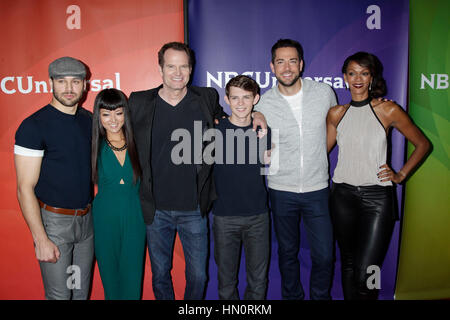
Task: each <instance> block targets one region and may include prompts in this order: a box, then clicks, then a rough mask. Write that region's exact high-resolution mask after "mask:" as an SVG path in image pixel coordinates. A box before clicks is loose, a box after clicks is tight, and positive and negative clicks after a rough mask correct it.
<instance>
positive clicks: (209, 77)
mask: <svg viewBox="0 0 450 320" xmlns="http://www.w3.org/2000/svg"><path fill="white" fill-rule="evenodd" d="M242 74H243V75H246V76H249V77H250V78H253V79H254V80H255V81H256V82H257V83H258V84H259V86H260V87H261V89H265V88H273V87H275V86H276V85H277V78H275V76H273V75H272V73H271V72H270V71H265V72H261V71H246V72H244V73H242ZM238 75H239V73H237V72H235V71H217V72H215V73H214V72H209V71H206V86H207V87H212V86H213V85H215V86H217V87H218V88H222V89H223V88H225V86H226V84H227V83H228V81H230V79H231V78H234V77H236V76H238ZM303 79H308V80H314V81H317V82H323V83H326V84H328V85H329V86H331V87H333V88H335V89H344V88H345V85H344V79H343V78H342V77H333V76H322V77H319V76H314V77H303Z"/></svg>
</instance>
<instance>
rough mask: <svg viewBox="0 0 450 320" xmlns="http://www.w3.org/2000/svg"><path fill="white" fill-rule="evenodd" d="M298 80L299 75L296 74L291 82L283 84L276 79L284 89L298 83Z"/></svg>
mask: <svg viewBox="0 0 450 320" xmlns="http://www.w3.org/2000/svg"><path fill="white" fill-rule="evenodd" d="M298 79H300V74H298V75H297V76H296V77H295V78H294V79H292V81H291V82H284V81H282V80H281V79H278V78H277V81H278V82H279V83H281V84H282V85H283V86H285V87H292V86H293V85H294V84H295V83H296V82H297V81H298Z"/></svg>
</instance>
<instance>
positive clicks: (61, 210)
mask: <svg viewBox="0 0 450 320" xmlns="http://www.w3.org/2000/svg"><path fill="white" fill-rule="evenodd" d="M39 205H40V206H41V208H42V209H44V210H47V211H50V212H54V213H59V214H65V215H67V216H84V215H85V214H86V213H88V212H89V209H90V208H91V205H90V204H89V205H88V206H87V207H86V208H84V209H65V208H55V207H52V206H49V205H48V204H45V203H43V202H42V201H41V200H39Z"/></svg>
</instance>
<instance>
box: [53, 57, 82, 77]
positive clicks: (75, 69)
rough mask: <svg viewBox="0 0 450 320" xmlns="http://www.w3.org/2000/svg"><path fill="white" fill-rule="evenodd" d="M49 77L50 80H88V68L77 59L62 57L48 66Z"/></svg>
mask: <svg viewBox="0 0 450 320" xmlns="http://www.w3.org/2000/svg"><path fill="white" fill-rule="evenodd" d="M48 75H49V76H50V78H61V77H77V78H81V79H85V78H86V67H85V66H84V64H83V63H82V62H81V61H80V60H77V59H74V58H71V57H62V58H59V59H56V60H55V61H53V62H52V63H50V65H49V66H48Z"/></svg>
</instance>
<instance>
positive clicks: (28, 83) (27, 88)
mask: <svg viewBox="0 0 450 320" xmlns="http://www.w3.org/2000/svg"><path fill="white" fill-rule="evenodd" d="M88 83H89V91H93V92H97V91H100V90H103V89H107V88H116V89H119V90H120V73H119V72H116V73H114V77H112V79H92V80H88ZM0 90H1V91H2V92H3V93H6V94H17V93H21V94H29V93H48V92H50V91H51V89H50V80H48V81H42V80H40V81H39V80H33V76H25V77H23V76H16V77H14V76H6V77H3V78H2V79H1V80H0Z"/></svg>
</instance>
